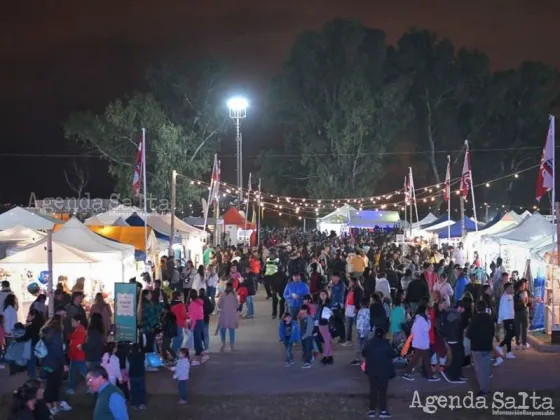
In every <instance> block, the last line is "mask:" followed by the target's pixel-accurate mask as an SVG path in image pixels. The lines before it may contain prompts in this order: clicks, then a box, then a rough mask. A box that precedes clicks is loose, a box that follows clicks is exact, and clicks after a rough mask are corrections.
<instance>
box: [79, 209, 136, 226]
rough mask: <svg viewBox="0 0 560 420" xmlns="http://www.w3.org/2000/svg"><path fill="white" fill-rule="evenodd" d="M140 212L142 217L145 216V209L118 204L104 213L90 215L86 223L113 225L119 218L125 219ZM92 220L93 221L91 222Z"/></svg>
mask: <svg viewBox="0 0 560 420" xmlns="http://www.w3.org/2000/svg"><path fill="white" fill-rule="evenodd" d="M135 213H136V214H138V215H139V216H140V217H143V216H144V210H142V209H141V208H138V207H134V206H125V205H124V204H119V205H118V206H116V207H114V208H112V209H111V210H109V211H106V212H104V213H99V214H97V215H95V216H92V217H90V218H89V219H87V220H86V222H85V224H86V225H90V224H91V225H94V226H95V225H97V226H107V225H112V224H113V223H115V221H117V220H118V219H120V218H122V219H124V220H126V219H128V218H129V217H130V216H132V215H133V214H135ZM90 221H91V222H90Z"/></svg>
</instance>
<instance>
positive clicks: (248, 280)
mask: <svg viewBox="0 0 560 420" xmlns="http://www.w3.org/2000/svg"><path fill="white" fill-rule="evenodd" d="M243 285H244V286H245V287H246V288H247V297H246V298H245V304H246V305H247V314H246V315H245V318H248V319H251V318H254V317H255V305H254V303H253V297H254V296H255V294H256V288H257V287H256V286H257V275H256V274H255V273H253V270H251V267H250V266H247V267H245V278H244V279H243Z"/></svg>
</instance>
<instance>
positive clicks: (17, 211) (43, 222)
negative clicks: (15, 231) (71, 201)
mask: <svg viewBox="0 0 560 420" xmlns="http://www.w3.org/2000/svg"><path fill="white" fill-rule="evenodd" d="M55 220H56V219H55ZM62 223H63V222H62V221H60V224H62ZM55 224H56V222H55V221H54V220H51V219H49V218H47V217H43V216H41V215H40V214H39V213H35V212H32V211H29V210H26V209H24V208H21V207H14V208H13V209H11V210H8V211H7V212H5V213H2V214H0V230H6V229H10V228H13V227H14V226H23V227H26V228H29V229H33V230H48V229H52V228H53V226H54V225H55Z"/></svg>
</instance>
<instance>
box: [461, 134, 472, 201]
mask: <svg viewBox="0 0 560 420" xmlns="http://www.w3.org/2000/svg"><path fill="white" fill-rule="evenodd" d="M465 144H466V147H467V150H466V151H465V162H464V163H463V174H462V175H461V188H460V191H461V196H462V197H463V198H467V196H468V195H469V185H470V183H471V153H470V151H469V145H468V143H467V142H465Z"/></svg>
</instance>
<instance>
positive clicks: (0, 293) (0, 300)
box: [0, 280, 12, 314]
mask: <svg viewBox="0 0 560 420" xmlns="http://www.w3.org/2000/svg"><path fill="white" fill-rule="evenodd" d="M11 293H12V291H11V289H10V282H9V281H8V280H4V281H2V290H0V314H2V313H3V312H4V301H5V300H6V296H8V295H9V294H11Z"/></svg>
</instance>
